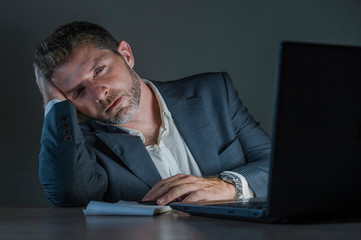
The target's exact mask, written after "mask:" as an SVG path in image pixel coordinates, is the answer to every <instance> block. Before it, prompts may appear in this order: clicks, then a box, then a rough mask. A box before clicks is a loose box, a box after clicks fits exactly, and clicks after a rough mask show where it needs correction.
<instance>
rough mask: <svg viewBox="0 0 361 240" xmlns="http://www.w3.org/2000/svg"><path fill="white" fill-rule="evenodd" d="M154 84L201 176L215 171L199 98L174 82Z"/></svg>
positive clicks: (216, 166) (212, 147)
mask: <svg viewBox="0 0 361 240" xmlns="http://www.w3.org/2000/svg"><path fill="white" fill-rule="evenodd" d="M153 83H154V84H155V85H156V87H157V88H158V90H159V92H160V93H161V95H162V97H163V99H164V101H165V103H166V104H167V107H168V109H169V111H170V112H171V114H172V118H173V120H174V122H175V124H176V126H177V128H178V130H179V132H180V134H181V135H182V137H183V139H184V141H185V143H186V144H187V146H188V148H189V150H190V151H191V153H192V155H193V157H194V159H195V161H196V162H197V164H198V167H199V168H200V170H201V172H202V175H203V176H209V175H214V174H217V173H218V172H219V171H220V169H221V166H220V162H219V160H218V152H217V148H216V147H215V144H214V141H213V140H212V139H213V136H212V132H211V128H210V125H209V122H208V118H207V117H206V116H207V114H206V111H205V106H204V102H203V99H202V97H198V96H192V95H191V94H188V93H187V89H186V88H184V87H182V86H178V85H176V84H174V83H172V84H168V83H162V82H153Z"/></svg>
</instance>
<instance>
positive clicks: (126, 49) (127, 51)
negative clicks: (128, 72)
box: [118, 40, 134, 69]
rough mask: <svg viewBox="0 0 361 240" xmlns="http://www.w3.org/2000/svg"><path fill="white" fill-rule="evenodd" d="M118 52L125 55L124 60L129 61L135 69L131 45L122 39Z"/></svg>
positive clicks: (129, 64) (130, 65)
mask: <svg viewBox="0 0 361 240" xmlns="http://www.w3.org/2000/svg"><path fill="white" fill-rule="evenodd" d="M118 52H119V53H120V54H121V55H122V56H123V58H124V60H125V61H126V62H127V64H128V66H129V67H130V68H131V69H133V67H134V56H133V53H132V49H131V48H130V45H129V44H128V43H127V42H126V41H124V40H121V41H120V42H119V44H118Z"/></svg>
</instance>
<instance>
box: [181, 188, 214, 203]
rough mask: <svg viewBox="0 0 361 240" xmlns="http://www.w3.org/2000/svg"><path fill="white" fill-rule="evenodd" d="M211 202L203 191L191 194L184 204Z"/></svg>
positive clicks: (184, 200)
mask: <svg viewBox="0 0 361 240" xmlns="http://www.w3.org/2000/svg"><path fill="white" fill-rule="evenodd" d="M206 200H211V199H209V197H208V196H207V195H206V193H204V192H203V191H201V190H200V191H194V192H192V193H190V194H189V195H188V196H187V197H185V198H184V199H183V200H182V202H198V201H206Z"/></svg>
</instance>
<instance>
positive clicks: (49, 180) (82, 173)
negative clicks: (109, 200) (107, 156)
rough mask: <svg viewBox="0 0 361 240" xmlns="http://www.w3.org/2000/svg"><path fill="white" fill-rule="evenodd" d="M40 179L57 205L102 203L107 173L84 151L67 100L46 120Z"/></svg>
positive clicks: (75, 119) (87, 150) (91, 154)
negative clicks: (92, 201)
mask: <svg viewBox="0 0 361 240" xmlns="http://www.w3.org/2000/svg"><path fill="white" fill-rule="evenodd" d="M39 177H40V182H41V184H42V186H43V189H44V191H45V194H46V196H47V197H48V199H49V200H50V201H51V202H52V203H53V204H54V205H56V206H84V205H86V204H87V203H88V202H89V201H90V200H102V198H103V195H104V193H105V192H106V190H107V185H108V178H107V174H106V171H105V170H104V169H103V168H102V167H101V166H100V164H99V163H97V161H96V159H95V155H94V153H93V152H92V151H91V150H90V149H88V148H87V146H86V143H85V139H84V137H83V134H82V132H81V130H80V127H79V124H78V120H77V114H76V108H75V106H74V104H72V103H71V102H69V101H63V102H60V103H56V104H54V106H53V107H52V108H51V110H50V111H49V112H48V114H47V115H46V117H45V120H44V125H43V131H42V136H41V150H40V155H39Z"/></svg>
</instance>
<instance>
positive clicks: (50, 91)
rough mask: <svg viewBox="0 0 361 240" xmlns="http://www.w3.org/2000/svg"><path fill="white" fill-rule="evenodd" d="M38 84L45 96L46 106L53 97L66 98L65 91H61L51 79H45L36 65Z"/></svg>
mask: <svg viewBox="0 0 361 240" xmlns="http://www.w3.org/2000/svg"><path fill="white" fill-rule="evenodd" d="M34 70H35V77H36V84H38V87H39V90H40V92H41V95H42V96H43V102H44V108H45V106H46V104H48V103H49V102H50V101H51V100H53V99H59V100H66V99H67V98H66V97H65V96H64V94H63V92H62V91H60V90H59V89H58V88H57V87H56V86H55V85H54V84H53V83H52V82H51V81H50V80H49V79H44V78H43V77H42V76H41V74H40V70H39V68H38V67H36V66H34Z"/></svg>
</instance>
